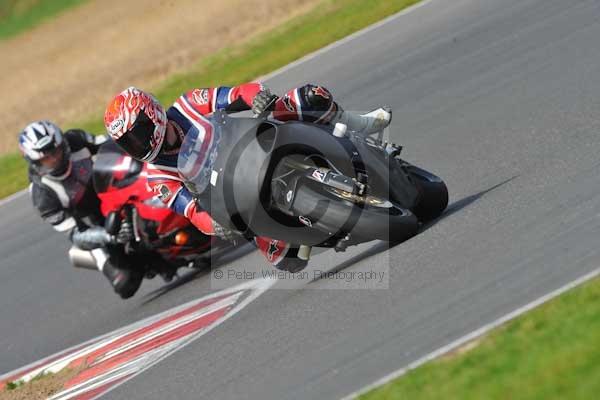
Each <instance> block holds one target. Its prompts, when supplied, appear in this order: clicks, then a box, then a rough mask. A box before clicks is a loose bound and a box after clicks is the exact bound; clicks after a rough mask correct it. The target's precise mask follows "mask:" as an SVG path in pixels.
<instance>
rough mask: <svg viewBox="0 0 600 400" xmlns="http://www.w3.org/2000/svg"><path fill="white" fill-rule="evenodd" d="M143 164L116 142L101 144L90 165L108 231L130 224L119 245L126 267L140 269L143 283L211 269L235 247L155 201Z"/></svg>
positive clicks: (160, 202) (112, 231)
mask: <svg viewBox="0 0 600 400" xmlns="http://www.w3.org/2000/svg"><path fill="white" fill-rule="evenodd" d="M146 168H147V166H146V164H144V163H141V162H139V161H137V160H135V159H133V158H131V157H129V156H128V155H127V154H125V153H124V152H123V151H122V150H121V149H120V148H119V147H118V146H117V145H116V144H115V143H114V142H112V141H108V142H106V143H105V144H103V145H102V147H101V148H100V150H99V151H98V154H97V155H96V160H95V162H94V174H93V179H94V187H95V189H96V193H97V194H98V197H99V198H100V202H101V205H100V207H101V211H102V214H103V215H104V216H105V217H106V223H105V227H106V230H107V231H108V232H109V233H111V234H115V233H116V232H118V231H119V229H120V227H121V224H125V223H127V224H130V226H131V227H132V228H133V234H134V239H133V240H132V241H131V242H129V243H127V244H125V245H123V253H124V254H125V259H126V263H127V265H128V267H129V268H141V269H143V270H144V271H145V276H146V277H147V278H153V277H154V276H156V275H157V274H159V275H161V276H162V277H163V278H164V279H165V281H170V280H171V279H172V278H173V276H175V275H176V273H177V269H178V268H180V267H192V268H205V267H210V263H211V259H212V260H214V259H215V258H216V257H219V256H221V255H223V254H225V253H226V252H228V251H231V250H232V249H233V246H234V245H233V244H231V243H229V242H227V241H224V240H222V239H219V238H218V237H215V236H207V235H204V234H203V233H202V232H200V231H199V230H197V229H196V228H195V227H194V226H193V225H192V224H191V223H190V222H189V220H188V219H187V218H185V217H183V216H181V215H179V214H176V213H175V212H173V211H172V210H171V209H169V208H168V207H167V206H166V205H165V204H164V203H163V202H162V201H160V200H159V199H158V198H156V197H155V194H154V193H153V192H152V191H150V190H149V187H148V185H147V183H146V176H147V174H146Z"/></svg>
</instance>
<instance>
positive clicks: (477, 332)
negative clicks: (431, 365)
mask: <svg viewBox="0 0 600 400" xmlns="http://www.w3.org/2000/svg"><path fill="white" fill-rule="evenodd" d="M599 275H600V268H597V269H595V270H593V271H592V272H590V273H588V274H586V275H584V276H582V277H580V278H578V279H575V280H574V281H572V282H570V283H568V284H566V285H564V286H562V287H560V288H558V289H556V290H554V291H552V292H550V293H548V294H546V295H544V296H542V297H540V298H538V299H536V300H534V301H532V302H531V303H528V304H526V305H524V306H522V307H519V308H517V309H516V310H514V311H512V312H510V313H508V314H506V315H504V316H502V317H500V318H498V319H496V320H495V321H492V322H490V323H489V324H486V325H483V326H482V327H481V328H479V329H476V330H474V331H473V332H471V333H468V334H467V335H465V336H462V337H460V338H458V339H456V340H455V341H453V342H451V343H448V344H447V345H445V346H442V347H440V348H439V349H437V350H434V351H432V352H431V353H429V354H426V355H425V356H423V357H421V358H419V359H417V360H415V361H413V362H411V363H410V364H408V365H407V366H405V367H402V368H400V369H399V370H396V371H394V372H392V373H390V374H388V375H386V376H384V377H383V378H381V379H378V380H377V381H375V382H373V383H371V384H370V385H367V386H365V387H364V388H362V389H360V390H357V391H356V392H353V393H350V394H349V395H348V396H345V397H343V398H342V399H341V400H350V399H355V398H357V397H358V396H360V395H363V394H365V393H367V392H368V391H370V390H372V389H375V388H377V387H379V386H381V385H385V384H386V383H388V382H390V381H392V380H394V379H396V378H399V377H401V376H402V375H404V374H406V373H407V372H408V371H410V370H413V369H415V368H417V367H419V366H421V365H423V364H425V363H426V362H428V361H431V360H433V359H435V358H438V357H440V356H442V355H444V354H446V353H449V352H450V351H452V350H454V349H456V348H458V347H460V346H462V345H464V344H465V343H468V342H470V341H472V340H473V339H476V338H478V337H480V336H482V335H483V334H485V333H487V332H489V331H491V330H492V329H494V328H497V327H499V326H500V325H502V324H504V323H506V322H508V321H510V320H511V319H514V318H516V317H518V316H520V315H522V314H524V313H526V312H527V311H530V310H532V309H534V308H536V307H538V306H540V305H542V304H543V303H545V302H547V301H548V300H552V299H553V298H555V297H557V296H559V295H561V294H563V293H564V292H566V291H568V290H571V289H573V288H574V287H576V286H579V285H581V284H582V283H584V282H586V281H589V280H590V279H593V278H595V277H597V276H599Z"/></svg>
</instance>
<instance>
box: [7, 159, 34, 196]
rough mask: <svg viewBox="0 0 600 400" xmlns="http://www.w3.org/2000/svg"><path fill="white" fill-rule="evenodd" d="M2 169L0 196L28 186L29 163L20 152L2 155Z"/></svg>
mask: <svg viewBox="0 0 600 400" xmlns="http://www.w3.org/2000/svg"><path fill="white" fill-rule="evenodd" d="M0 171H2V174H1V175H0V198H3V197H6V196H8V195H10V194H12V193H15V192H17V191H19V190H21V189H23V188H25V187H27V184H28V183H29V181H28V180H27V163H26V162H25V160H24V159H23V158H22V157H21V155H20V154H7V155H3V156H2V157H0Z"/></svg>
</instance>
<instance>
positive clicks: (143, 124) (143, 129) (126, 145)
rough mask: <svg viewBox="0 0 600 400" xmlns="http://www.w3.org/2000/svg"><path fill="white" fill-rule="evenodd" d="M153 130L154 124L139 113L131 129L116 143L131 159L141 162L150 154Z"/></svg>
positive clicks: (143, 114) (142, 113)
mask: <svg viewBox="0 0 600 400" xmlns="http://www.w3.org/2000/svg"><path fill="white" fill-rule="evenodd" d="M155 128H156V127H155V125H154V122H152V121H151V120H150V118H148V116H147V115H146V114H145V113H144V112H141V113H140V115H139V117H138V118H137V120H136V121H135V124H134V125H133V126H132V127H131V129H130V130H129V131H127V133H126V134H124V135H123V136H121V137H120V138H119V139H117V141H116V142H117V144H118V145H119V146H121V148H122V149H123V150H125V152H126V153H127V154H129V155H130V156H131V157H133V158H135V159H138V160H141V161H143V160H144V158H146V157H147V156H148V155H149V154H150V153H151V152H152V142H153V140H154V138H153V136H154V129H155Z"/></svg>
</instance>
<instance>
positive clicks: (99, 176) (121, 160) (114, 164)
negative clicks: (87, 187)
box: [94, 140, 143, 193]
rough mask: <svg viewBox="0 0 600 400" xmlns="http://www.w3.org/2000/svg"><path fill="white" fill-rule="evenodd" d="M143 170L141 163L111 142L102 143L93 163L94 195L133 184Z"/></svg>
mask: <svg viewBox="0 0 600 400" xmlns="http://www.w3.org/2000/svg"><path fill="white" fill-rule="evenodd" d="M142 169H143V163H141V162H140V161H137V160H134V159H133V158H131V157H130V156H128V155H127V154H125V153H124V152H123V150H121V149H120V148H119V146H117V145H116V144H115V143H114V142H113V141H112V140H109V141H107V142H106V143H104V144H103V145H102V146H101V147H100V150H99V151H98V154H97V155H96V159H95V161H94V188H95V189H96V193H104V192H109V191H111V190H118V189H122V188H124V187H127V186H129V185H131V184H132V183H134V182H135V181H136V179H137V177H138V175H139V174H140V172H141V171H142Z"/></svg>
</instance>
